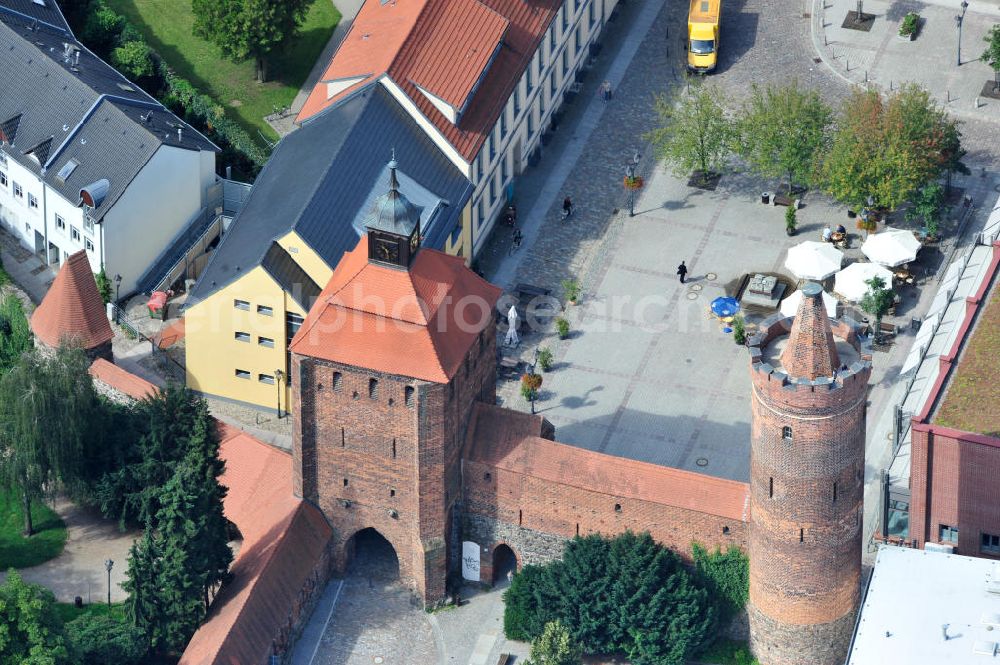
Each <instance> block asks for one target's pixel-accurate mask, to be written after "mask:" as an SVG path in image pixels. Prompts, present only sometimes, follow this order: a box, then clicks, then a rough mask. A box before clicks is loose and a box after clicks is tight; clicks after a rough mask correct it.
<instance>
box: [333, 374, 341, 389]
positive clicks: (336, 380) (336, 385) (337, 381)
mask: <svg viewBox="0 0 1000 665" xmlns="http://www.w3.org/2000/svg"><path fill="white" fill-rule="evenodd" d="M343 385H344V375H343V374H341V373H340V372H334V373H333V389H334V390H340V389H341V388H342V387H343Z"/></svg>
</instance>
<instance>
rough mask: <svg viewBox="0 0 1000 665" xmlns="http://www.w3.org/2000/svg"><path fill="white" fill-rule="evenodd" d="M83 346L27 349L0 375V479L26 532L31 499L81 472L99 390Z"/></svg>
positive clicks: (71, 480) (71, 482) (67, 483)
mask: <svg viewBox="0 0 1000 665" xmlns="http://www.w3.org/2000/svg"><path fill="white" fill-rule="evenodd" d="M89 366H90V363H89V361H88V359H87V357H86V355H85V354H84V353H83V351H82V350H80V349H76V348H71V347H65V346H64V347H62V348H60V349H59V350H58V351H57V352H56V354H55V355H54V356H51V357H46V356H42V355H41V354H39V353H38V352H37V351H33V352H30V353H25V354H24V355H22V356H21V359H20V361H19V362H18V363H17V365H15V366H14V367H13V368H12V369H11V370H10V371H9V372H8V373H7V374H5V375H4V376H3V377H0V479H2V482H3V484H4V486H5V487H7V488H10V489H16V490H17V491H18V492H19V493H20V495H21V497H22V501H23V504H24V533H25V535H27V536H30V535H32V534H33V533H34V527H33V525H32V523H31V502H32V501H36V500H39V499H41V498H42V497H43V496H44V493H45V490H46V489H49V490H51V489H54V488H55V486H56V484H57V483H62V484H63V485H64V486H73V485H75V484H76V483H77V482H78V481H79V478H80V477H81V475H82V472H81V468H82V463H83V451H84V449H85V448H84V441H85V439H86V438H87V437H88V435H89V433H90V430H89V428H90V423H91V420H92V418H93V416H94V413H95V411H96V410H97V394H96V393H95V391H94V386H93V383H92V382H91V379H90V374H89V373H88V368H89Z"/></svg>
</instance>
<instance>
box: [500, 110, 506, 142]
mask: <svg viewBox="0 0 1000 665" xmlns="http://www.w3.org/2000/svg"><path fill="white" fill-rule="evenodd" d="M505 136H507V109H506V108H505V109H504V110H503V111H501V112H500V138H501V139H502V138H503V137H505Z"/></svg>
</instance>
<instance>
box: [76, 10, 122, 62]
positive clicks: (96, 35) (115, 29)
mask: <svg viewBox="0 0 1000 665" xmlns="http://www.w3.org/2000/svg"><path fill="white" fill-rule="evenodd" d="M87 12H88V13H87V17H86V19H85V21H84V25H83V31H82V32H81V34H80V40H81V41H82V42H84V43H85V44H86V45H87V46H89V47H90V48H91V49H92V50H93V51H94V52H96V53H97V54H98V55H99V56H101V57H107V56H108V55H110V54H111V51H112V50H113V49H114V48H115V46H117V45H118V40H119V37H120V35H121V33H122V30H124V29H125V18H124V17H123V16H121V14H119V13H118V12H116V11H115V10H113V9H111V8H110V7H108V6H107V5H106V4H104V3H103V2H98V3H94V4H93V5H92V6H90V7H88V9H87Z"/></svg>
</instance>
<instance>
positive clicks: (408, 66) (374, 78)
mask: <svg viewBox="0 0 1000 665" xmlns="http://www.w3.org/2000/svg"><path fill="white" fill-rule="evenodd" d="M615 4H616V0H565V2H561V1H560V0H540V1H539V2H533V3H527V2H522V1H521V0H397V1H396V2H383V1H382V0H367V2H365V4H364V5H363V6H362V8H361V11H360V12H359V13H358V16H357V18H356V19H355V21H354V23H353V25H352V26H351V29H350V31H349V32H348V33H347V36H346V37H345V38H344V41H343V42H341V44H340V47H339V48H338V50H337V51H336V53H334V56H333V58H332V59H331V61H330V64H329V66H328V67H327V69H326V71H325V72H324V74H323V76H322V77H321V78H320V81H319V83H318V84H317V85H316V87H315V88H313V91H312V93H311V94H310V96H309V98H308V99H307V100H306V103H305V105H304V106H303V108H302V110H301V111H300V112H299V115H298V117H297V118H296V122H298V123H300V124H302V123H308V122H310V121H311V120H312V119H314V118H315V117H317V116H318V115H320V114H322V113H324V112H325V111H326V110H328V109H330V108H331V107H334V106H337V105H339V104H340V103H342V102H343V101H345V100H347V99H350V98H351V97H352V96H354V95H356V94H358V93H360V92H361V91H363V90H365V89H367V88H368V87H369V86H372V85H381V86H383V87H385V89H386V90H388V91H389V92H390V93H391V94H392V95H393V97H395V99H396V100H397V101H398V102H399V103H400V104H401V105H402V106H403V107H404V108H405V109H406V110H407V112H408V113H409V114H410V115H411V116H412V117H413V118H414V119H415V120H416V121H417V123H418V124H419V125H420V126H421V128H422V129H423V130H424V131H426V132H427V134H428V135H429V136H430V137H431V138H432V139H433V140H434V142H435V143H436V144H437V146H438V147H439V148H440V149H441V150H442V151H443V152H444V154H446V155H447V156H448V158H449V159H450V160H451V161H452V162H453V163H454V164H455V166H456V167H457V168H458V169H459V171H461V172H462V173H464V174H465V175H466V177H468V178H469V180H470V181H471V182H472V183H473V185H474V187H475V191H474V194H473V198H472V213H471V219H470V220H467V221H466V223H465V224H463V225H462V226H460V227H457V228H456V229H455V231H454V232H453V234H452V237H451V238H450V239H449V242H448V244H447V246H446V247H445V250H446V251H447V252H449V253H458V252H459V251H461V252H462V253H463V254H465V255H466V258H471V257H472V256H474V255H475V254H476V253H477V252H478V251H479V249H480V248H481V247H482V244H483V242H484V241H485V239H486V238H487V237H488V235H489V232H490V230H491V228H492V226H493V222H494V220H495V219H496V217H497V216H498V214H499V212H500V210H501V209H502V208H504V205H505V203H506V201H507V199H508V196H509V194H508V193H509V192H510V191H512V186H513V183H514V181H515V179H516V178H517V177H518V176H519V175H520V174H521V172H522V170H523V169H524V167H525V166H526V165H527V164H528V163H529V162H531V161H533V160H535V159H537V158H538V156H539V155H540V149H541V143H542V135H543V134H544V133H545V132H547V131H549V130H550V129H554V127H555V125H556V124H557V122H558V120H557V116H556V115H555V114H557V112H558V110H559V108H560V107H561V106H562V104H563V103H564V101H566V100H567V99H569V98H571V97H572V96H573V95H575V94H576V92H577V90H578V87H577V79H578V78H579V74H580V72H581V68H582V67H583V65H584V63H585V62H586V60H587V59H588V57H589V56H590V53H591V51H592V49H593V47H594V45H595V43H596V42H597V39H598V37H599V36H600V33H601V31H602V29H603V27H604V24H605V22H606V21H607V19H608V17H609V16H610V14H611V11H612V10H613V9H614V7H615ZM459 248H462V249H461V250H459ZM465 248H471V249H465Z"/></svg>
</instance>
